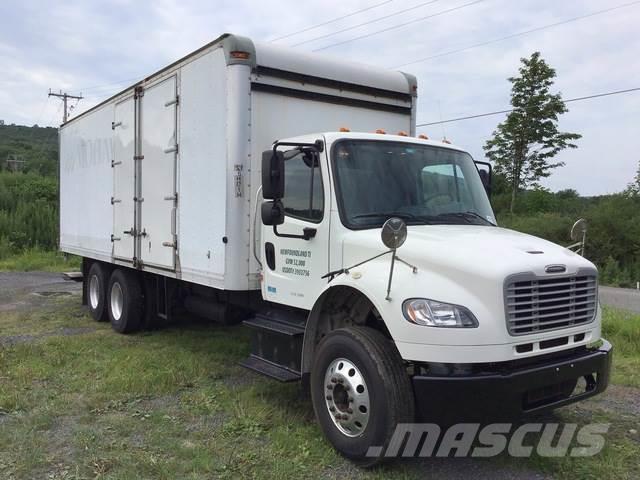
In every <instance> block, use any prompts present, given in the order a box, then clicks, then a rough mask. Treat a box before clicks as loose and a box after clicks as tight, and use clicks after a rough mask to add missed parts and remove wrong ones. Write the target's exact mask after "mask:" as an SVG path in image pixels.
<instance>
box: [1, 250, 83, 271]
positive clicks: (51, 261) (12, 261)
mask: <svg viewBox="0 0 640 480" xmlns="http://www.w3.org/2000/svg"><path fill="white" fill-rule="evenodd" d="M79 269H80V257H76V256H75V255H66V256H65V255H64V254H63V253H61V252H56V251H52V250H41V249H37V248H32V249H27V250H24V251H22V252H20V253H13V254H10V255H7V256H6V257H4V258H2V257H0V272H34V271H40V272H67V271H73V270H79Z"/></svg>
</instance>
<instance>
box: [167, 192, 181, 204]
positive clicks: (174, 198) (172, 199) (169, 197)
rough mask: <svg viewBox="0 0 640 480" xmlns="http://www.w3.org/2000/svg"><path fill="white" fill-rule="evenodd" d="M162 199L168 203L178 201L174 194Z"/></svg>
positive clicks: (176, 195)
mask: <svg viewBox="0 0 640 480" xmlns="http://www.w3.org/2000/svg"><path fill="white" fill-rule="evenodd" d="M164 199H165V200H166V201H168V202H177V201H178V194H177V193H174V194H173V195H168V196H166V197H164Z"/></svg>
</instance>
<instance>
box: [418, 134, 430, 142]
mask: <svg viewBox="0 0 640 480" xmlns="http://www.w3.org/2000/svg"><path fill="white" fill-rule="evenodd" d="M418 138H419V139H421V140H429V137H427V136H426V135H425V134H424V133H421V134H420V135H418Z"/></svg>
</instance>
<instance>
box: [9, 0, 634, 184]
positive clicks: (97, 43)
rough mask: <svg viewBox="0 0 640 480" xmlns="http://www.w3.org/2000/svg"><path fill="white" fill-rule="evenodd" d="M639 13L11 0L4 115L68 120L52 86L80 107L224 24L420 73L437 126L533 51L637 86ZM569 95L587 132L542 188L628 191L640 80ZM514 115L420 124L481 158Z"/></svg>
mask: <svg viewBox="0 0 640 480" xmlns="http://www.w3.org/2000/svg"><path fill="white" fill-rule="evenodd" d="M56 4H57V5H56ZM622 5H624V7H622V8H618V9H615V10H612V11H609V12H606V13H602V14H598V15H593V16H589V17H587V18H583V19H580V20H576V21H570V22H568V23H563V24H560V25H557V26H554V27H549V28H545V29H542V30H536V29H538V27H544V26H546V25H550V24H555V23H559V22H563V21H566V20H571V19H573V18H576V17H581V16H584V15H589V14H592V13H595V12H599V11H602V10H606V9H612V8H614V7H618V6H622ZM407 9H411V10H409V11H406V12H404V13H399V12H401V11H403V10H407ZM354 12H357V13H354ZM341 16H344V18H342V19H340V20H338V21H334V22H332V21H331V20H333V19H336V18H338V17H341ZM382 17H387V18H382ZM424 17H429V18H424ZM365 22H370V23H368V24H367V25H362V26H359V27H358V25H359V24H362V23H365ZM318 24H324V25H321V26H318V27H316V28H309V27H313V26H315V25H318ZM638 24H640V1H635V2H634V1H632V0H607V1H602V0H583V1H581V0H564V1H558V0H517V1H516V0H430V1H426V0H350V1H345V0H307V1H304V2H302V1H300V0H298V1H296V0H266V1H261V2H256V1H253V2H251V1H249V0H233V1H231V0H213V1H212V0H208V1H205V0H180V1H176V0H156V1H154V2H145V1H143V0H111V1H103V0H84V1H81V0H67V1H65V2H52V1H50V0H49V1H45V0H22V1H19V2H18V1H13V0H5V1H4V2H3V4H2V15H1V16H0V65H2V68H1V70H2V76H1V77H0V119H2V120H4V121H5V122H6V123H7V124H9V123H16V124H19V125H33V124H38V125H41V126H43V125H49V126H57V125H59V123H60V121H61V118H62V109H61V103H62V102H61V101H60V100H59V99H57V98H48V97H47V93H48V90H49V88H51V89H53V90H54V91H58V90H60V89H61V90H63V91H66V92H68V93H70V94H76V95H77V94H79V93H82V95H83V96H84V97H85V98H84V99H83V100H81V101H80V102H78V103H77V105H75V103H76V102H72V105H74V107H75V108H74V110H73V111H72V116H73V115H77V114H79V113H81V112H82V111H83V110H86V109H88V108H90V107H91V106H93V105H95V104H96V103H99V102H100V101H101V100H104V99H105V98H107V97H109V96H110V95H112V94H114V93H116V92H118V91H119V90H122V89H123V88H125V87H126V86H128V85H129V84H131V83H134V82H135V81H136V80H139V79H140V78H142V77H144V76H146V75H147V74H149V73H152V72H154V71H155V70H157V69H159V68H161V67H163V66H165V65H167V64H169V63H171V62H173V61H174V60H176V59H178V58H180V57H182V56H184V55H185V54H187V53H189V52H191V51H193V50H195V49H197V48H198V47H200V46H202V45H203V44H205V43H207V42H209V41H211V40H213V39H214V38H216V37H218V36H219V35H220V34H222V33H224V32H231V33H236V34H239V35H246V36H248V37H251V38H252V39H253V40H255V41H263V42H265V41H272V40H273V39H276V38H278V37H282V36H285V35H288V34H290V33H294V32H299V31H301V30H305V31H303V32H301V33H297V34H295V35H291V36H288V37H287V38H282V39H280V40H277V41H275V43H276V44H278V45H283V46H292V48H297V49H300V50H303V51H314V50H318V53H319V54H323V55H333V56H338V57H340V58H343V59H346V60H354V61H358V62H364V63H369V64H372V65H377V66H380V67H385V68H394V69H400V70H403V71H406V72H409V73H412V74H414V75H416V76H417V78H418V88H419V97H418V123H426V122H432V121H438V120H445V119H450V118H456V117H461V116H467V115H475V114H481V113H485V112H492V111H496V110H504V109H507V108H509V94H510V87H511V85H510V83H509V82H508V81H507V78H508V77H510V76H513V75H515V74H517V71H518V68H519V64H520V58H522V57H528V56H530V55H531V53H533V52H534V51H540V52H541V54H542V57H543V58H544V59H545V60H546V61H547V63H549V64H550V65H551V66H552V67H553V68H554V69H555V70H556V72H557V78H556V82H555V85H554V87H553V89H552V91H553V92H560V93H561V94H562V96H563V98H565V99H569V98H575V97H582V96H587V95H592V94H597V93H601V92H607V91H614V90H622V89H628V88H635V87H640V61H639V56H640V35H638V33H637V32H638ZM351 27H356V28H351ZM381 30H383V31H381ZM529 30H535V31H533V32H531V33H527V34H523V35H517V34H518V33H520V32H526V31H529ZM340 31H341V32H340ZM380 31H381V32H380ZM376 32H379V33H376ZM365 35H366V37H364V38H358V37H362V36H365ZM514 35H515V36H514ZM506 36H511V38H508V39H506V40H499V39H500V38H502V37H506ZM318 37H324V38H318ZM339 42H340V44H339V45H334V44H336V43H339ZM296 44H300V45H297V46H295V45H296ZM477 44H484V45H480V46H476V47H473V48H468V47H471V46H474V45H477ZM434 56H435V58H428V59H426V60H421V59H425V58H427V57H434ZM418 60H420V61H418ZM567 106H568V108H569V112H568V113H567V114H565V115H563V116H561V117H560V122H559V126H560V129H561V130H562V131H569V132H576V133H580V134H581V135H582V138H581V139H580V140H579V141H578V142H577V144H578V147H579V148H577V149H573V150H565V151H563V152H561V153H560V154H558V156H557V157H556V159H557V160H559V161H563V162H565V163H566V165H565V166H564V167H562V168H559V169H557V170H555V171H554V173H553V174H552V175H551V177H550V178H548V179H545V180H544V181H543V185H544V186H545V187H547V188H549V189H551V190H552V191H557V190H562V189H567V188H572V189H575V190H577V191H578V192H580V193H581V194H583V195H600V194H607V193H613V192H618V191H620V190H622V189H624V188H625V186H626V185H627V184H628V183H629V182H630V181H631V180H632V179H633V177H634V175H635V172H636V170H637V168H638V162H639V161H640V151H639V150H640V149H639V147H640V91H636V92H632V93H627V94H622V95H614V96H608V97H603V98H598V99H593V100H588V101H582V102H574V103H569V104H567ZM504 117H505V116H504V115H495V116H488V117H482V118H478V119H473V120H466V121H459V122H452V123H446V124H443V125H434V126H428V127H423V128H419V129H418V132H419V133H426V134H427V135H429V136H430V137H431V138H438V139H440V138H442V137H443V136H446V137H447V138H448V139H450V140H451V141H452V142H453V143H454V144H456V145H459V146H461V147H463V148H465V149H467V150H468V151H469V152H470V153H471V154H472V155H473V156H474V157H475V158H476V159H478V160H481V159H483V157H484V153H483V149H482V147H483V145H484V144H485V142H486V141H487V140H488V139H489V138H490V137H491V134H492V132H493V131H494V129H495V128H496V126H497V125H498V123H499V122H500V121H502V120H503V119H504Z"/></svg>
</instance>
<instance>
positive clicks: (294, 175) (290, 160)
mask: <svg viewBox="0 0 640 480" xmlns="http://www.w3.org/2000/svg"><path fill="white" fill-rule="evenodd" d="M290 155H293V156H290ZM282 203H283V205H284V211H285V214H286V215H288V216H290V217H293V218H299V219H301V220H307V221H309V222H313V223H319V222H320V221H322V216H323V213H324V192H323V189H322V175H321V173H320V165H319V163H318V156H317V155H316V154H315V153H312V152H308V151H304V152H297V153H295V152H294V151H290V152H286V153H285V163H284V197H283V199H282Z"/></svg>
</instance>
